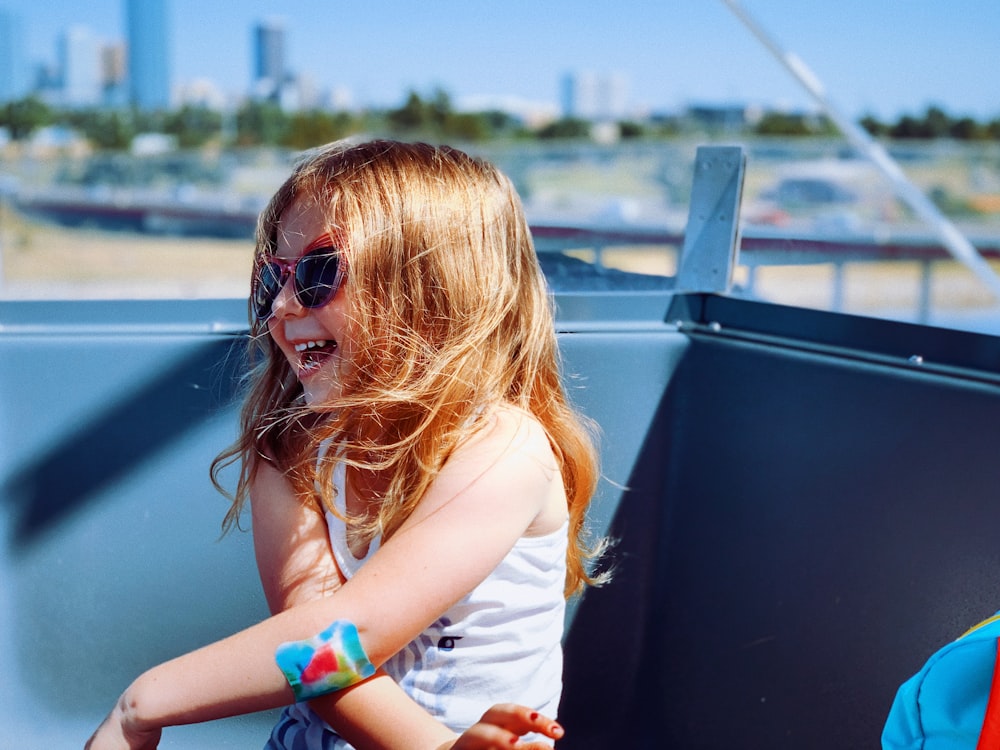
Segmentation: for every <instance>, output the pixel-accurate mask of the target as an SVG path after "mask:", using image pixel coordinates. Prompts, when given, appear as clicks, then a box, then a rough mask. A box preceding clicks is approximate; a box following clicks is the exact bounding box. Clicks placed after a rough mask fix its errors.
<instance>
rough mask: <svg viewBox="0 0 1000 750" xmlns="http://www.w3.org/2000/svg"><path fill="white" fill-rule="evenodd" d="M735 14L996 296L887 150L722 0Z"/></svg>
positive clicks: (999, 292)
mask: <svg viewBox="0 0 1000 750" xmlns="http://www.w3.org/2000/svg"><path fill="white" fill-rule="evenodd" d="M722 2H724V3H725V4H726V5H727V6H729V9H730V10H731V11H732V12H733V13H734V14H735V15H736V17H737V18H738V19H739V20H740V21H741V22H742V23H743V25H744V26H746V27H747V28H748V29H749V30H750V31H751V33H753V35H754V36H755V37H757V39H758V40H759V41H760V42H761V43H762V44H763V45H764V46H765V47H767V49H768V51H770V52H771V54H772V55H774V56H775V57H776V58H777V59H778V61H779V62H780V63H781V64H782V65H784V66H785V67H786V68H787V69H788V71H789V72H790V73H791V74H792V75H793V76H795V78H796V79H797V80H798V82H799V83H801V84H802V86H803V87H804V88H805V89H806V91H808V92H809V93H810V94H811V95H812V97H813V98H814V99H815V100H816V101H817V102H818V103H819V104H820V106H821V107H822V108H823V109H824V111H825V112H826V114H827V116H828V117H829V118H830V119H831V120H832V121H833V123H834V124H835V125H836V126H837V127H838V128H839V129H840V132H842V133H843V134H844V135H845V136H847V139H848V140H849V141H850V142H851V144H852V145H853V146H854V147H855V148H856V149H858V150H859V151H860V152H862V153H863V154H864V155H865V156H866V157H868V159H869V160H870V161H871V162H872V163H873V164H874V165H875V166H876V168H878V169H879V171H881V172H882V174H884V175H885V176H886V177H887V178H888V179H889V182H890V183H891V184H892V186H893V188H894V189H895V191H896V195H898V196H899V198H900V199H901V200H902V201H903V202H905V203H906V204H907V205H908V206H909V207H910V208H911V209H913V211H914V213H916V214H917V216H919V217H920V218H921V219H923V220H924V221H926V222H927V223H928V224H930V225H931V226H932V227H934V229H935V230H936V231H937V233H938V236H939V237H940V238H941V241H942V242H943V243H944V246H945V248H947V250H948V252H950V253H951V254H952V256H954V257H955V258H956V259H957V260H959V261H961V262H962V263H964V264H965V265H966V267H968V268H969V270H971V271H972V272H973V273H975V274H976V275H977V276H978V277H979V279H980V281H982V282H983V283H984V284H985V285H986V286H987V287H989V288H990V290H991V291H992V292H993V294H994V295H996V297H997V298H1000V277H998V276H997V274H996V272H995V271H994V270H993V267H992V266H990V264H989V263H987V262H986V260H985V259H984V258H983V256H982V255H980V254H979V251H978V250H976V248H975V247H974V246H973V245H972V243H971V242H969V240H968V239H966V237H965V235H963V234H962V233H961V232H960V231H958V228H957V227H956V226H955V225H954V224H953V223H952V222H951V220H950V219H948V217H947V216H945V215H944V214H943V213H941V211H940V210H938V207H937V206H935V205H934V203H933V202H932V201H931V200H930V199H928V197H927V196H926V195H925V194H924V193H923V191H921V190H920V189H919V188H918V187H917V186H916V185H914V184H913V183H912V182H910V180H909V179H908V178H907V177H906V175H905V174H904V173H903V170H902V169H900V167H899V165H898V164H897V163H896V162H895V161H893V159H892V157H891V156H889V154H888V152H887V151H886V150H885V149H884V148H882V146H881V145H880V144H879V143H878V142H876V141H875V140H874V139H873V138H872V137H871V135H870V134H869V133H868V131H867V130H865V129H864V128H862V127H861V126H860V125H858V124H857V123H856V122H854V121H853V120H852V119H851V118H850V117H847V116H845V115H844V113H843V112H841V111H840V110H839V109H838V108H837V107H836V106H834V104H833V103H832V102H831V101H830V99H829V98H828V97H827V95H826V92H825V91H824V89H823V84H822V83H821V82H820V80H819V78H817V77H816V74H815V73H813V72H812V70H810V69H809V67H808V66H807V65H806V64H805V62H803V61H802V59H801V58H800V57H799V56H798V55H796V54H795V53H794V52H788V51H786V50H783V49H781V47H779V46H778V44H777V43H776V42H775V41H774V40H773V39H772V38H771V37H770V36H768V34H767V33H766V32H765V31H764V30H763V29H762V28H761V27H760V25H759V24H757V23H756V22H755V21H754V20H753V19H752V18H751V17H750V16H749V14H747V12H746V11H745V10H744V9H743V7H742V6H741V5H740V4H739V3H738V2H737V0H722Z"/></svg>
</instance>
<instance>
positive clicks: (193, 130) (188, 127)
mask: <svg viewBox="0 0 1000 750" xmlns="http://www.w3.org/2000/svg"><path fill="white" fill-rule="evenodd" d="M163 130H164V132H166V133H169V134H171V135H173V136H175V137H176V138H177V145H178V146H180V147H181V148H197V147H198V146H204V145H205V144H206V143H208V142H209V141H211V140H212V139H213V138H219V137H220V136H221V133H222V113H221V112H219V111H218V110H214V109H209V108H208V107H205V106H203V105H198V106H195V105H191V104H186V105H184V106H183V107H181V108H180V109H179V110H177V111H176V112H171V113H169V114H167V116H166V118H165V122H164V127H163Z"/></svg>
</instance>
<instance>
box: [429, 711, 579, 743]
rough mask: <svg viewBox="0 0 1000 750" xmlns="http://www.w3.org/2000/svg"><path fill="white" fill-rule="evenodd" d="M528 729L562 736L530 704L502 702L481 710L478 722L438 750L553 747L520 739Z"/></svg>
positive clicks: (558, 730)
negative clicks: (484, 710)
mask: <svg viewBox="0 0 1000 750" xmlns="http://www.w3.org/2000/svg"><path fill="white" fill-rule="evenodd" d="M528 732H536V733H538V734H542V735H545V736H546V737H550V738H551V739H553V740H558V739H561V738H562V736H563V734H564V731H563V728H562V727H561V726H560V725H559V724H557V723H556V722H554V721H552V719H549V718H548V717H546V716H542V715H541V714H540V713H538V712H537V711H532V710H531V709H530V708H525V707H524V706H518V705H516V704H513V703H501V704H498V705H496V706H493V708H491V709H490V710H489V711H487V712H486V713H485V714H483V718H481V719H480V720H479V723H478V724H475V725H473V726H472V727H470V728H469V729H468V730H466V731H465V732H463V733H462V736H461V737H459V738H458V739H457V740H456V741H455V743H454V744H452V745H448V746H445V747H444V748H441V749H440V750H445V748H448V749H449V750H499V748H505V750H509V748H517V749H518V750H552V746H551V745H549V744H547V743H544V742H521V741H520V740H518V738H519V737H521V736H522V735H525V734H527V733H528Z"/></svg>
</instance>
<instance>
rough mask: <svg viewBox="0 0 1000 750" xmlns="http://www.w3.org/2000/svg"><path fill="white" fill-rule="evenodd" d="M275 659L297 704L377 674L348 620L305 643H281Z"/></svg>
mask: <svg viewBox="0 0 1000 750" xmlns="http://www.w3.org/2000/svg"><path fill="white" fill-rule="evenodd" d="M274 658H275V661H277V662H278V667H279V668H280V669H281V671H282V673H283V674H284V675H285V679H286V680H288V684H289V685H291V686H292V691H293V692H294V693H295V700H296V702H299V701H307V700H312V699H313V698H318V697H319V696H321V695H326V694H327V693H332V692H334V691H335V690H340V689H341V688H345V687H349V686H351V685H354V684H356V683H358V682H361V681H362V680H363V679H365V678H367V677H371V676H372V675H373V674H375V667H374V665H373V664H372V663H371V662H370V661H369V660H368V655H367V654H366V653H365V650H364V648H362V647H361V639H360V638H359V637H358V629H357V627H355V625H354V623H351V622H348V621H347V620H337V621H336V622H335V623H333V624H332V625H331V626H330V627H328V628H327V629H326V630H324V631H323V632H322V633H320V634H319V635H315V636H313V637H312V638H307V639H306V640H304V641H292V642H290V643H282V644H281V645H280V646H278V650H277V651H276V652H275V654H274Z"/></svg>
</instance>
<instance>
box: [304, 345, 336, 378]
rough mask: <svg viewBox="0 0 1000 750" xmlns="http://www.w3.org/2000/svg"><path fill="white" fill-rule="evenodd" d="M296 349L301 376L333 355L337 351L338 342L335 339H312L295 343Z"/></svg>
mask: <svg viewBox="0 0 1000 750" xmlns="http://www.w3.org/2000/svg"><path fill="white" fill-rule="evenodd" d="M295 351H296V353H297V354H298V355H299V362H298V365H299V368H298V369H299V376H300V377H302V376H308V375H311V374H312V373H314V372H316V371H317V370H319V368H320V367H322V366H323V363H324V362H325V361H326V360H327V359H329V358H330V357H331V356H333V354H334V352H336V351H337V342H336V341H334V340H333V339H310V340H309V341H301V342H299V343H297V344H295Z"/></svg>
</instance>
